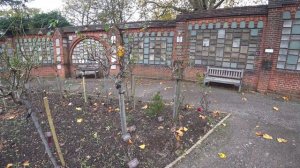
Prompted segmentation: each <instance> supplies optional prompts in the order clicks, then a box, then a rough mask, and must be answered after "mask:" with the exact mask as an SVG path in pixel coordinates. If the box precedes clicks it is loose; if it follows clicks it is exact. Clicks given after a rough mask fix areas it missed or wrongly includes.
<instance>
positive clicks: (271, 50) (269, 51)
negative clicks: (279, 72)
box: [265, 48, 274, 53]
mask: <svg viewBox="0 0 300 168" xmlns="http://www.w3.org/2000/svg"><path fill="white" fill-rule="evenodd" d="M273 52H274V51H273V49H271V48H266V49H265V53H273Z"/></svg>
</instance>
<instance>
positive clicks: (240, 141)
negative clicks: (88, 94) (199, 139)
mask: <svg viewBox="0 0 300 168" xmlns="http://www.w3.org/2000/svg"><path fill="white" fill-rule="evenodd" d="M172 85H173V83H172V82H163V83H161V84H160V81H149V83H148V82H147V81H143V82H142V84H139V85H138V89H137V90H138V91H137V95H138V96H140V97H143V99H149V98H150V97H151V96H152V94H153V93H154V92H155V91H160V92H161V93H162V95H163V96H164V98H165V99H172V92H173V90H174V89H173V88H168V87H172ZM145 86H147V87H145ZM184 87H185V88H184V89H183V91H184V96H185V100H186V101H187V102H190V103H192V104H197V103H198V100H199V88H198V87H197V86H196V84H193V83H186V84H185V86H184ZM144 88H147V89H144ZM165 88H167V89H165ZM210 90H211V97H210V98H211V102H212V104H211V109H212V110H220V111H224V112H229V113H232V116H231V117H230V118H229V119H228V120H227V121H226V126H221V127H219V129H217V130H216V131H215V132H214V133H213V134H212V135H211V136H209V137H208V139H206V140H205V141H204V143H203V144H202V145H200V146H199V147H197V148H196V149H195V150H194V151H193V152H191V153H190V154H189V155H188V156H187V157H186V158H185V159H183V160H182V161H181V162H180V163H178V164H177V165H176V166H175V167H176V168H199V167H218V168H219V167H224V168H233V167H237V168H240V167H243V168H244V167H251V168H252V167H258V168H265V167H266V168H277V167H285V168H286V167H294V168H297V167H298V168H299V167H300V103H297V102H291V101H288V102H284V101H283V100H282V99H281V98H280V97H277V98H276V97H270V96H264V95H261V94H258V93H245V94H244V95H242V94H239V93H238V92H237V90H233V89H228V88H220V87H213V88H212V89H210ZM243 97H245V98H247V101H243V100H242V98H243ZM274 106H276V107H279V111H278V112H275V111H273V109H272V108H273V107H274ZM256 131H263V132H266V133H268V134H269V135H271V136H272V137H273V140H266V139H263V138H261V137H257V136H256V135H255V132H256ZM276 138H285V139H287V140H288V142H287V143H278V142H277V141H276ZM219 152H224V153H226V155H227V159H220V158H219V157H218V153H219Z"/></svg>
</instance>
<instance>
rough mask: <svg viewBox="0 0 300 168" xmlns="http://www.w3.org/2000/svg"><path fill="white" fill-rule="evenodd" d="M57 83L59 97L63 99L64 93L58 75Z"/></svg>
mask: <svg viewBox="0 0 300 168" xmlns="http://www.w3.org/2000/svg"><path fill="white" fill-rule="evenodd" d="M56 83H57V87H58V91H59V95H60V97H61V98H62V97H63V92H62V86H61V80H60V77H59V76H58V75H56Z"/></svg>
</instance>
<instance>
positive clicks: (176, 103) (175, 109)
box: [173, 79, 180, 121]
mask: <svg viewBox="0 0 300 168" xmlns="http://www.w3.org/2000/svg"><path fill="white" fill-rule="evenodd" d="M179 105H180V80H179V79H176V80H175V94H174V106H173V120H174V121H176V120H177V117H178V110H179Z"/></svg>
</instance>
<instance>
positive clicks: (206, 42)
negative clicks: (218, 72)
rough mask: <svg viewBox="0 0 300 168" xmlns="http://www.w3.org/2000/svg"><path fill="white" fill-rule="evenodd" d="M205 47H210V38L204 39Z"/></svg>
mask: <svg viewBox="0 0 300 168" xmlns="http://www.w3.org/2000/svg"><path fill="white" fill-rule="evenodd" d="M203 47H209V39H203Z"/></svg>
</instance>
